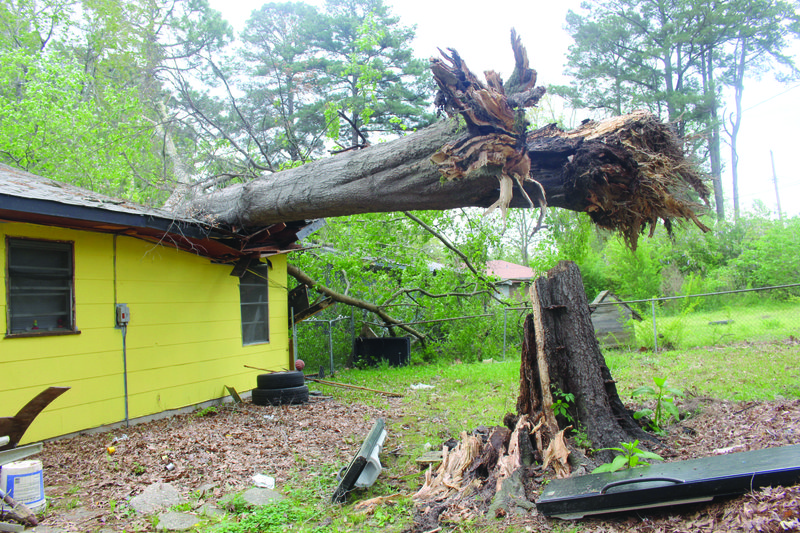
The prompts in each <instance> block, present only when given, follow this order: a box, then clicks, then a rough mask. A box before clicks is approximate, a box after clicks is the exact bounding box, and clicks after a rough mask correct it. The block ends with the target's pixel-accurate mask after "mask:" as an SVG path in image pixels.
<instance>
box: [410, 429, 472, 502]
mask: <svg viewBox="0 0 800 533" xmlns="http://www.w3.org/2000/svg"><path fill="white" fill-rule="evenodd" d="M482 448H483V443H482V442H481V441H480V439H478V438H477V437H474V436H472V435H467V434H466V432H462V433H461V442H460V443H459V444H458V445H457V446H456V447H455V448H454V449H453V450H450V449H448V447H447V446H444V447H443V448H442V453H443V459H442V463H441V464H440V465H439V468H437V469H436V472H435V473H433V472H432V469H433V467H431V468H429V469H428V470H427V471H426V472H425V483H423V485H422V488H421V489H419V491H418V492H417V493H416V494H414V501H415V502H417V503H419V502H423V501H442V500H444V499H446V498H447V497H448V496H450V495H452V494H453V493H460V492H463V491H465V490H467V489H468V488H469V487H470V484H471V482H472V481H474V479H470V478H469V476H466V475H465V472H466V471H467V469H468V468H470V467H471V466H472V465H473V463H474V462H475V458H476V457H478V455H480V452H481V449H482Z"/></svg>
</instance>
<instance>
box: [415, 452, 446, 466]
mask: <svg viewBox="0 0 800 533" xmlns="http://www.w3.org/2000/svg"><path fill="white" fill-rule="evenodd" d="M443 460H444V454H443V452H442V451H441V450H431V451H427V452H425V453H423V454H422V455H420V456H419V457H417V460H416V463H417V465H419V467H420V468H423V469H424V468H428V467H429V466H433V465H438V464H439V463H441V462H442V461H443Z"/></svg>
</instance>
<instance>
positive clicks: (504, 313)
mask: <svg viewBox="0 0 800 533" xmlns="http://www.w3.org/2000/svg"><path fill="white" fill-rule="evenodd" d="M507 327H508V310H507V309H506V308H505V307H504V308H503V361H505V360H506V331H507Z"/></svg>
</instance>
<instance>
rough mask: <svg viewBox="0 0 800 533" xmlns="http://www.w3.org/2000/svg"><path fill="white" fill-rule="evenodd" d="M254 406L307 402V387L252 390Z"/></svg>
mask: <svg viewBox="0 0 800 533" xmlns="http://www.w3.org/2000/svg"><path fill="white" fill-rule="evenodd" d="M252 397H253V403H254V404H255V405H285V404H298V403H306V402H308V387H307V386H305V385H302V386H300V387H287V388H285V389H253V392H252Z"/></svg>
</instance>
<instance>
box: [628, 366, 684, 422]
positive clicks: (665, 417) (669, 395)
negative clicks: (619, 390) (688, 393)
mask: <svg viewBox="0 0 800 533" xmlns="http://www.w3.org/2000/svg"><path fill="white" fill-rule="evenodd" d="M653 383H655V385H656V387H657V388H653V387H651V386H649V385H644V386H642V387H639V388H638V389H636V390H634V391H633V392H632V393H631V398H634V397H636V396H642V395H648V396H653V397H655V402H656V405H655V410H653V409H649V408H648V409H641V410H639V411H636V412H635V413H634V414H633V418H634V419H636V420H639V419H641V418H644V417H647V418H648V419H649V421H648V427H649V429H651V430H652V431H655V432H656V433H663V432H664V429H665V428H666V426H667V424H669V421H670V419H672V418H675V419H676V420H677V419H678V417H679V413H678V407H677V406H676V405H675V397H676V396H683V391H681V390H680V389H676V388H673V387H670V386H669V385H667V379H666V378H658V377H654V378H653Z"/></svg>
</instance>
